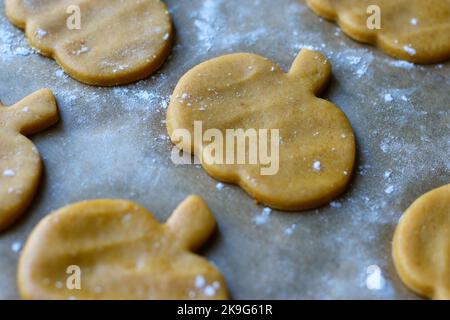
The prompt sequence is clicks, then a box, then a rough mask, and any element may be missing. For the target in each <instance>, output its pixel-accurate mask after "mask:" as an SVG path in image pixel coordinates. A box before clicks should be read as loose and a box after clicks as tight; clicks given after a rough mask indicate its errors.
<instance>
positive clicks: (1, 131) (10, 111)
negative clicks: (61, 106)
mask: <svg viewBox="0 0 450 320" xmlns="http://www.w3.org/2000/svg"><path fill="white" fill-rule="evenodd" d="M57 121H58V110H57V107H56V102H55V98H54V97H53V94H52V92H51V91H50V90H48V89H43V90H40V91H37V92H35V93H33V94H32V95H30V96H28V97H26V98H25V99H23V100H22V101H20V102H18V103H16V104H15V105H13V106H11V107H5V106H3V105H2V104H1V103H0V230H3V229H5V228H7V227H8V226H10V225H11V224H12V223H13V222H14V221H15V220H16V219H17V218H18V217H19V216H20V215H22V214H23V213H24V212H25V210H26V209H27V207H28V206H29V204H30V203H31V201H32V199H33V197H34V194H35V192H36V189H37V187H38V184H39V179H40V176H41V171H42V164H41V158H40V156H39V153H38V150H37V149H36V147H35V146H34V145H33V143H32V142H31V141H30V140H28V139H27V138H26V137H25V136H24V135H31V134H34V133H37V132H39V131H42V130H44V129H46V128H48V127H50V126H51V125H53V124H55V123H56V122H57Z"/></svg>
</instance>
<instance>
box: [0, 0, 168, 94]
mask: <svg viewBox="0 0 450 320" xmlns="http://www.w3.org/2000/svg"><path fill="white" fill-rule="evenodd" d="M5 3H6V15H7V16H8V18H9V20H11V22H12V23H14V24H15V25H16V26H17V27H19V28H22V29H25V30H26V35H27V38H28V41H29V42H30V44H31V46H33V47H34V48H36V49H38V50H39V52H40V53H42V54H43V55H46V56H49V57H51V58H53V59H55V60H56V61H57V62H58V63H59V64H60V65H61V66H62V68H63V69H64V70H65V72H66V73H68V74H69V75H70V76H72V77H73V78H75V79H76V80H78V81H81V82H83V83H87V84H91V85H99V86H114V85H122V84H127V83H130V82H134V81H138V80H141V79H143V78H146V77H148V76H149V75H151V74H152V73H153V72H155V71H156V70H157V69H158V68H159V67H160V66H161V65H162V64H163V63H164V61H165V60H166V58H167V57H168V55H169V54H170V50H171V47H172V37H173V34H172V33H173V30H172V22H171V18H170V14H169V12H168V11H167V7H166V5H165V4H164V3H163V2H162V1H161V0H126V1H123V0H46V1H39V0H27V1H25V0H6V2H5ZM73 6H78V7H79V8H80V13H81V20H80V21H81V25H80V27H81V29H79V30H77V29H74V30H71V29H69V28H68V26H67V20H68V18H69V17H70V16H71V15H70V14H69V13H67V10H68V8H69V7H73Z"/></svg>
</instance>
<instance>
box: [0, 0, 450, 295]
mask: <svg viewBox="0 0 450 320" xmlns="http://www.w3.org/2000/svg"><path fill="white" fill-rule="evenodd" d="M0 3H1V9H0V98H1V99H2V101H3V102H4V103H5V104H7V105H9V104H13V103H15V102H17V101H18V100H20V99H21V98H23V97H24V96H26V95H28V94H30V93H32V92H34V91H35V90H38V89H40V88H44V87H49V88H51V89H52V90H54V92H55V94H56V96H57V100H58V104H59V108H60V112H61V117H62V119H61V122H60V123H59V124H58V125H57V126H55V127H53V128H52V129H50V130H47V131H45V132H43V133H42V134H39V135H36V136H34V137H33V141H34V142H35V144H36V145H37V146H38V148H39V150H40V152H41V155H42V157H43V158H44V161H45V176H44V179H43V182H42V185H41V187H40V191H39V193H38V195H37V197H36V200H35V201H34V203H33V205H32V206H31V208H30V210H29V212H28V213H27V214H26V215H25V216H24V217H23V218H22V219H21V220H20V221H19V222H18V223H17V224H16V225H15V226H14V227H13V228H12V229H10V230H8V231H6V232H3V233H2V234H0V298H3V299H15V298H18V294H17V290H16V281H15V277H16V266H17V260H18V257H19V252H18V251H19V249H20V246H21V245H22V244H23V243H24V241H25V240H26V238H27V236H28V234H29V233H30V231H31V230H32V228H33V227H34V226H35V225H36V224H37V222H38V221H39V220H40V219H41V218H42V217H44V216H45V215H47V214H48V213H49V212H51V211H52V210H55V209H58V208H60V207H62V206H64V205H66V204H69V203H73V202H76V201H81V200H86V199H92V198H105V197H106V198H125V199H131V200H134V201H137V202H139V203H140V204H142V205H144V206H145V207H147V208H148V209H150V210H151V211H152V212H154V214H155V215H156V216H157V217H158V218H159V219H160V220H161V221H164V220H165V219H166V218H167V217H168V216H169V215H170V213H171V211H172V209H173V208H175V207H176V206H177V205H178V203H179V202H180V201H182V200H183V199H184V198H185V197H186V196H187V195H189V194H199V195H201V196H203V197H204V198H205V200H206V201H207V202H208V203H209V205H210V207H211V209H212V211H213V212H214V214H215V216H216V218H217V220H218V224H219V231H218V233H217V235H216V236H215V237H214V238H213V239H212V240H211V241H210V244H209V245H208V246H207V247H206V248H204V249H203V251H202V254H205V255H206V256H207V257H208V258H209V259H210V260H212V261H213V262H214V263H215V264H216V265H217V266H218V268H219V269H220V270H221V272H222V273H223V274H224V275H225V277H226V280H227V282H228V286H229V289H230V291H231V294H232V296H233V298H235V299H272V298H273V299H347V298H350V299H365V298H367V299H376V298H383V299H414V298H417V296H416V295H414V294H413V293H411V292H410V291H409V290H408V289H407V288H406V287H405V286H404V285H403V284H402V283H401V282H400V280H399V278H398V276H397V275H396V272H395V270H394V267H393V264H392V259H391V240H392V236H393V231H394V229H395V226H396V224H397V222H398V220H399V218H400V217H401V215H402V213H403V212H404V210H405V209H406V208H407V207H408V206H409V205H410V204H411V203H412V201H414V200H415V199H416V198H417V197H419V196H420V195H421V194H423V193H425V192H426V191H429V190H431V189H433V188H435V187H439V186H441V185H444V184H446V183H448V182H449V181H450V160H449V159H450V157H449V155H450V127H449V126H450V112H449V110H450V109H449V107H450V93H449V88H450V72H449V71H450V64H449V63H446V64H443V65H432V66H415V65H412V64H410V63H407V62H402V61H398V60H395V59H392V58H389V57H388V56H386V55H384V54H383V53H382V52H380V51H378V50H377V49H375V48H373V47H370V46H365V45H362V44H358V43H355V42H354V41H352V40H350V39H349V38H347V37H346V36H345V35H344V34H343V33H341V32H340V30H339V29H338V28H337V27H336V25H334V24H333V23H330V22H327V21H324V20H322V19H320V18H318V17H317V16H315V15H314V14H313V13H312V12H311V11H310V10H308V8H307V7H306V5H305V4H304V2H302V1H300V0H277V1H273V0H166V3H167V4H168V6H169V8H170V11H171V12H172V15H173V19H174V24H175V26H176V29H177V37H176V40H175V41H176V42H175V43H176V45H175V47H174V51H173V54H172V56H171V58H170V60H169V61H168V62H167V63H166V64H165V65H164V66H163V68H162V69H161V70H160V71H159V72H158V73H156V74H155V75H154V76H153V77H151V78H149V79H147V80H144V81H141V82H139V83H136V84H133V85H129V86H125V87H116V88H95V87H90V86H86V85H83V84H80V83H78V82H76V81H75V80H72V79H71V78H69V77H68V76H67V75H65V74H64V73H63V72H62V70H61V69H60V68H59V67H58V66H57V65H56V63H55V62H54V61H53V60H50V59H47V58H44V57H42V56H40V55H39V54H37V53H35V52H34V51H33V50H31V49H30V48H29V46H28V44H27V42H26V40H24V35H23V33H22V31H20V30H18V29H16V28H14V27H13V26H12V25H11V24H10V23H9V22H8V20H7V19H6V18H5V16H4V9H3V1H0ZM302 47H308V48H314V49H317V50H320V51H322V52H323V53H324V54H325V55H326V56H327V57H328V58H329V59H330V60H331V62H332V65H333V72H334V78H333V80H332V82H331V84H330V87H329V89H328V90H327V91H326V92H325V94H324V97H325V98H327V99H329V100H331V101H332V102H334V103H335V104H337V105H338V106H340V107H341V108H342V109H343V110H344V111H345V113H346V114H347V116H348V117H349V119H350V120H351V123H352V125H353V128H354V130H355V133H356V135H357V138H358V166H359V169H358V170H357V173H356V175H355V177H354V180H353V183H352V185H351V187H350V189H349V190H348V192H347V193H345V194H344V195H343V196H342V197H341V198H340V199H337V200H336V201H335V202H333V203H332V204H331V205H330V206H327V207H324V208H320V209H318V210H313V211H310V212H304V213H279V212H276V211H273V212H272V213H271V214H270V216H269V217H268V218H261V214H262V211H263V209H264V208H263V207H262V206H258V205H256V204H255V202H254V200H253V199H252V198H250V197H249V196H248V195H247V194H246V193H245V192H244V191H242V190H241V189H240V188H238V187H235V186H228V185H227V186H225V188H223V189H221V190H220V188H217V187H216V185H217V181H215V180H213V179H211V178H210V177H208V175H207V174H206V173H205V172H204V171H203V170H202V169H201V168H200V167H195V166H184V167H176V166H175V165H173V164H172V162H171V160H170V152H171V150H172V145H171V143H170V141H169V140H168V138H167V135H166V130H165V123H164V120H165V112H166V107H167V102H168V99H169V96H170V94H171V92H172V90H173V89H174V87H175V85H176V83H177V81H178V79H179V78H180V77H181V76H182V75H183V74H184V73H185V72H186V71H188V70H189V69H190V68H192V67H194V66H195V65H196V64H198V63H200V62H202V61H204V60H206V59H210V58H213V57H216V56H219V55H223V54H227V53H232V52H241V51H245V52H253V53H257V54H261V55H264V56H266V57H268V58H270V59H272V60H273V61H275V62H276V63H278V64H279V65H280V66H282V67H283V68H284V69H285V70H288V69H289V67H290V64H291V62H292V61H293V59H294V57H295V55H297V53H298V52H299V51H300V49H301V48H302ZM258 217H259V218H258ZM373 265H375V266H377V267H379V268H380V270H381V277H380V278H377V277H376V275H375V276H374V275H372V276H371V275H370V273H368V270H369V271H370V270H372V268H369V266H373ZM374 277H375V278H374ZM374 279H375V280H376V282H377V283H378V285H379V286H378V285H376V286H375V288H373V286H371V285H370V284H371V283H372V282H373V280H374ZM380 279H381V281H378V280H380ZM367 284H369V286H368V285H367ZM373 289H379V290H373Z"/></svg>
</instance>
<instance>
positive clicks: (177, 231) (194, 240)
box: [166, 196, 216, 250]
mask: <svg viewBox="0 0 450 320" xmlns="http://www.w3.org/2000/svg"><path fill="white" fill-rule="evenodd" d="M166 225H167V227H168V228H169V230H171V231H172V233H173V234H174V235H175V236H176V237H177V238H178V239H179V240H180V241H181V242H182V243H183V244H184V246H185V247H186V248H187V249H189V250H196V249H198V248H200V247H201V246H202V245H203V244H204V243H205V242H206V240H207V239H208V238H209V237H210V236H211V234H212V233H213V231H214V229H215V227H216V221H215V219H214V217H213V215H212V214H211V211H210V210H209V208H208V205H207V204H206V203H205V202H204V201H203V199H202V198H200V197H198V196H190V197H188V198H187V199H186V200H184V201H183V202H182V203H181V204H180V205H179V206H178V208H176V209H175V211H174V212H173V213H172V215H171V217H170V218H169V219H168V220H167V223H166Z"/></svg>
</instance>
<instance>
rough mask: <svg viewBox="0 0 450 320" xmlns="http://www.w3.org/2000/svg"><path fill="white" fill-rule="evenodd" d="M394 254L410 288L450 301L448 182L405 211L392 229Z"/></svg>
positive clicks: (449, 209)
mask: <svg viewBox="0 0 450 320" xmlns="http://www.w3.org/2000/svg"><path fill="white" fill-rule="evenodd" d="M393 257H394V263H395V267H396V269H397V272H398V274H399V275H400V277H401V279H402V280H403V282H404V283H405V284H406V285H407V286H408V287H409V288H410V289H412V290H413V291H415V292H417V293H418V294H420V295H423V296H425V297H428V298H432V299H439V300H450V184H448V185H446V186H443V187H441V188H438V189H435V190H433V191H430V192H428V193H427V194H425V195H423V196H422V197H420V198H419V199H418V200H416V201H415V202H414V203H413V204H412V205H411V207H409V209H408V210H407V211H406V212H405V214H404V216H403V217H402V219H401V221H400V224H399V225H398V227H397V230H396V231H395V236H394V242H393Z"/></svg>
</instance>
